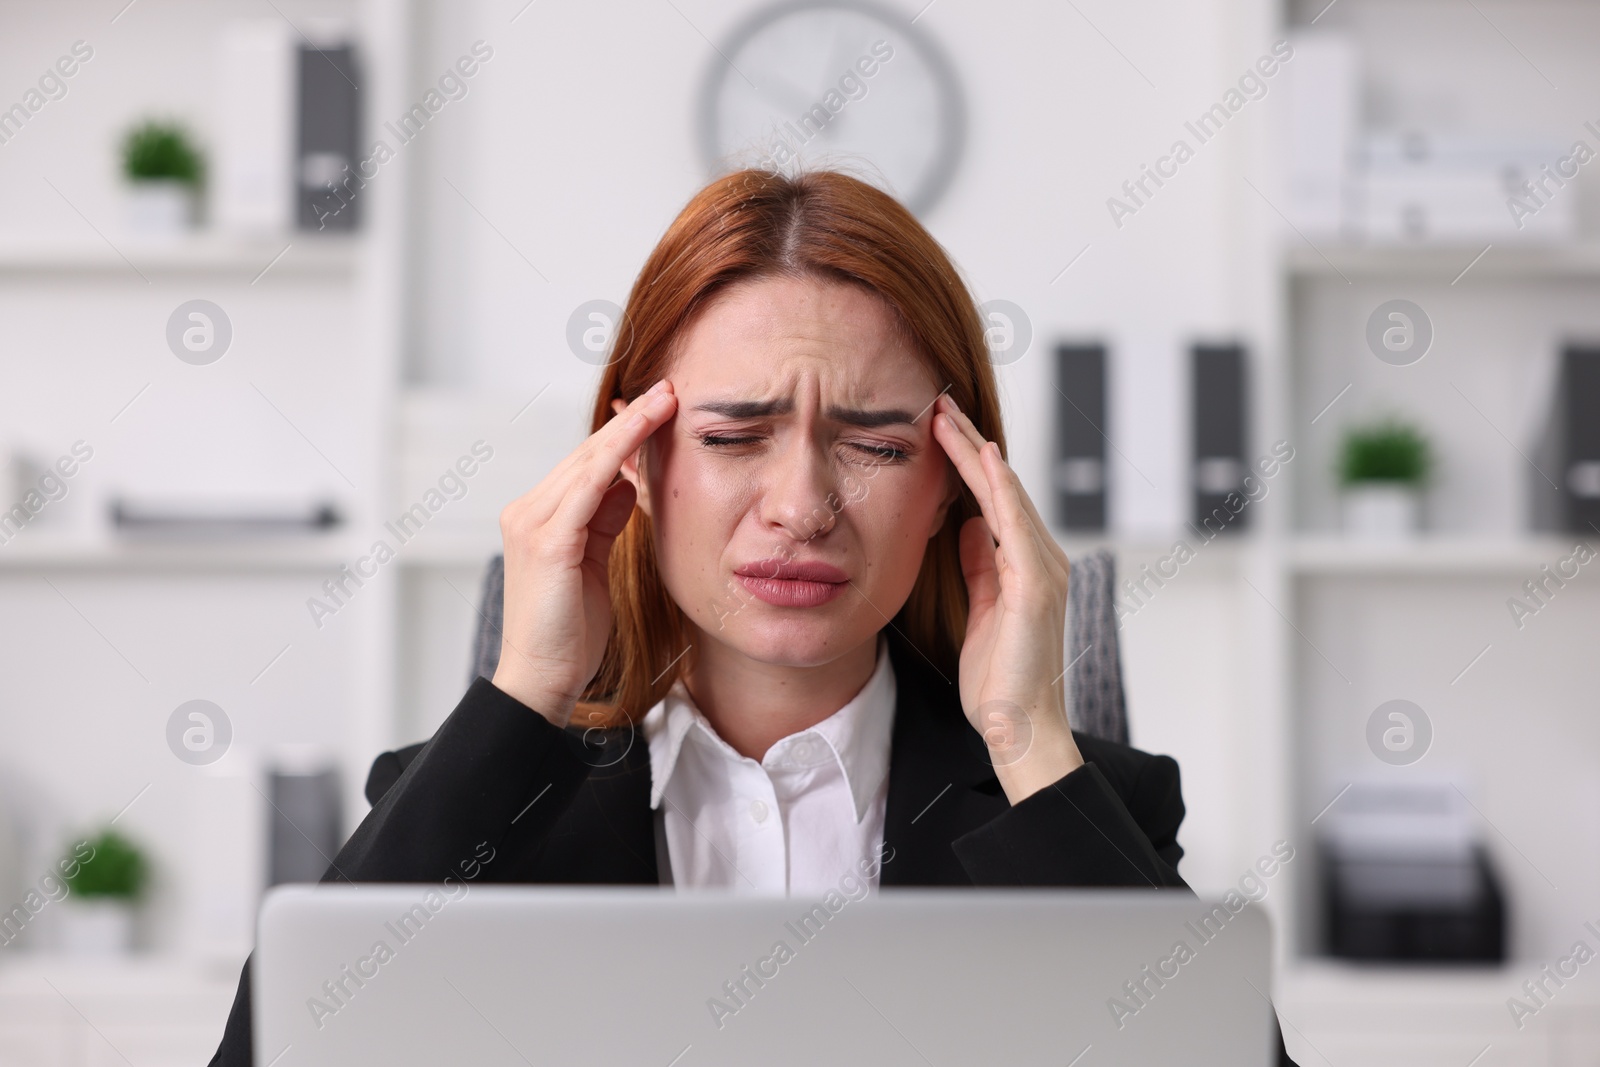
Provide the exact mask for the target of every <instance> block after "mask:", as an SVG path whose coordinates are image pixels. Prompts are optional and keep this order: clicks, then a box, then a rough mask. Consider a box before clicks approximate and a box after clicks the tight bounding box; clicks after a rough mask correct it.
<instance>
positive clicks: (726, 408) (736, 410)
mask: <svg viewBox="0 0 1600 1067" xmlns="http://www.w3.org/2000/svg"><path fill="white" fill-rule="evenodd" d="M694 410H696V411H708V412H711V413H712V414H714V415H722V416H724V417H725V418H730V419H759V418H765V417H766V416H769V415H787V414H789V413H790V412H792V411H793V410H794V401H792V400H788V399H782V400H709V401H707V402H706V403H704V404H699V405H696V406H695V409H694ZM824 414H825V415H826V416H827V417H828V418H830V419H832V420H833V421H834V422H842V423H845V424H846V425H848V426H865V427H874V426H894V425H897V424H899V423H904V424H905V425H907V426H915V425H916V423H917V419H916V416H915V415H913V414H912V413H911V412H909V411H907V410H906V409H904V408H879V409H876V410H866V409H862V408H842V407H837V406H835V407H830V408H828V409H827V411H825V412H824Z"/></svg>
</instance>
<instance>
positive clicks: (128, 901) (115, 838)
mask: <svg viewBox="0 0 1600 1067" xmlns="http://www.w3.org/2000/svg"><path fill="white" fill-rule="evenodd" d="M60 870H61V871H62V881H64V882H66V884H67V897H66V899H65V900H64V901H62V904H63V905H64V906H63V908H62V910H61V923H60V927H59V929H60V931H61V947H62V948H63V949H64V950H66V951H67V952H70V953H77V954H87V955H113V954H118V953H123V952H127V951H128V950H129V949H130V948H132V946H133V910H134V905H135V904H137V903H138V901H139V898H140V897H141V896H142V895H143V893H144V888H145V883H146V880H147V878H148V874H149V865H148V864H147V863H146V861H145V858H144V853H143V852H141V851H140V850H139V848H138V846H137V845H135V844H133V842H131V841H129V840H128V839H127V838H126V837H123V836H122V835H121V834H120V833H118V832H117V831H116V830H113V829H111V828H110V827H109V826H108V827H106V828H105V829H104V830H102V831H101V832H100V833H99V834H98V835H97V836H95V837H92V838H89V839H87V840H83V841H79V842H77V843H76V845H75V846H74V847H73V848H72V849H71V850H70V851H69V852H68V854H67V856H66V857H65V858H64V859H63V860H62V862H61V865H60Z"/></svg>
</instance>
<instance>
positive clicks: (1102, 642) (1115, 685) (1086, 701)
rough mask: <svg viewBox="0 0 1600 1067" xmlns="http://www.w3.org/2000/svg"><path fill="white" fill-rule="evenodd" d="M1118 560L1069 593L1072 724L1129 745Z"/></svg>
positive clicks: (1099, 563)
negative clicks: (1118, 606) (1118, 607)
mask: <svg viewBox="0 0 1600 1067" xmlns="http://www.w3.org/2000/svg"><path fill="white" fill-rule="evenodd" d="M1116 576H1117V565H1116V557H1115V556H1113V555H1112V554H1111V552H1110V550H1108V549H1100V550H1098V551H1095V552H1091V553H1088V554H1087V555H1083V556H1080V557H1078V558H1077V559H1075V560H1072V578H1071V581H1070V584H1069V587H1068V591H1067V663H1068V669H1067V681H1068V682H1069V683H1070V684H1069V686H1068V692H1069V694H1070V696H1069V698H1068V701H1067V720H1068V721H1069V722H1070V723H1071V724H1072V728H1073V729H1074V730H1081V731H1083V732H1084V733H1086V734H1089V735H1091V736H1093V737H1099V738H1103V739H1105V740H1107V741H1118V742H1121V743H1122V744H1127V742H1128V709H1127V705H1126V702H1125V701H1124V699H1123V694H1122V656H1121V652H1120V647H1121V646H1120V645H1119V644H1118V643H1117V619H1116V613H1115V611H1114V609H1113V604H1114V601H1115V597H1116ZM505 588H506V569H505V557H504V556H496V557H494V559H492V560H490V561H489V567H488V569H487V570H486V571H485V573H484V576H483V596H482V599H481V604H480V607H479V609H478V633H477V636H476V637H475V638H474V640H473V650H472V664H473V666H472V674H471V676H470V677H469V678H468V679H467V681H468V683H469V684H470V683H471V681H472V679H473V678H476V677H478V676H479V675H482V676H483V677H485V678H493V677H494V669H495V666H496V665H497V664H498V663H499V662H500V622H501V618H502V616H503V612H504V609H505Z"/></svg>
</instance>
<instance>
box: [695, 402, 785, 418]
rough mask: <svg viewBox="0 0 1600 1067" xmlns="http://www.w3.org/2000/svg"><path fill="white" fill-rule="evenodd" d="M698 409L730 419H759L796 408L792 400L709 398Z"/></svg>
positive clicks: (783, 413) (696, 408) (697, 406)
mask: <svg viewBox="0 0 1600 1067" xmlns="http://www.w3.org/2000/svg"><path fill="white" fill-rule="evenodd" d="M695 410H696V411H709V412H710V413H711V414H713V415H721V416H723V417H725V418H729V419H759V418H763V417H765V416H767V415H787V414H788V413H789V412H791V411H793V410H794V401H792V400H708V401H706V402H705V403H704V404H699V405H696V407H695Z"/></svg>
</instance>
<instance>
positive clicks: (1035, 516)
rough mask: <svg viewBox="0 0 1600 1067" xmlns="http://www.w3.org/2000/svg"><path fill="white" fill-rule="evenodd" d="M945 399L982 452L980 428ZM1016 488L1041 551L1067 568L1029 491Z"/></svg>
mask: <svg viewBox="0 0 1600 1067" xmlns="http://www.w3.org/2000/svg"><path fill="white" fill-rule="evenodd" d="M944 399H945V400H946V401H947V402H948V404H949V413H950V415H951V417H952V418H954V419H955V421H956V425H957V426H958V427H960V428H961V430H962V433H963V435H964V436H965V437H966V438H967V439H968V440H969V441H972V442H973V443H974V445H975V446H976V447H977V448H978V449H980V450H981V449H982V448H983V444H984V437H983V435H982V434H981V433H979V432H978V427H977V426H976V425H975V424H974V423H973V421H972V420H971V419H970V418H968V417H967V415H966V413H965V412H963V411H962V410H961V409H960V408H958V407H957V406H956V404H955V401H953V400H949V398H948V397H945V398H944ZM1007 470H1008V471H1010V467H1009V465H1007ZM1008 480H1012V481H1015V472H1011V478H1009V479H1008ZM1015 487H1016V491H1017V494H1018V496H1019V497H1020V498H1021V500H1022V504H1023V506H1024V507H1025V508H1026V509H1027V512H1028V517H1029V518H1030V519H1031V520H1032V524H1033V528H1034V536H1035V539H1036V540H1037V542H1038V544H1039V547H1040V549H1041V550H1042V551H1044V552H1046V553H1048V554H1049V555H1050V556H1052V557H1053V558H1054V559H1055V560H1056V561H1057V562H1058V563H1060V564H1061V565H1062V566H1063V567H1065V566H1067V554H1066V553H1065V552H1064V551H1062V549H1061V546H1060V545H1059V544H1057V543H1056V539H1055V537H1054V536H1053V535H1052V534H1051V533H1050V527H1049V524H1047V523H1046V522H1045V521H1044V519H1043V518H1042V517H1041V516H1040V515H1039V510H1038V509H1037V508H1036V507H1034V504H1033V498H1032V497H1030V496H1029V495H1028V493H1027V491H1026V490H1025V489H1023V488H1022V485H1021V482H1020V481H1015Z"/></svg>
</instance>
